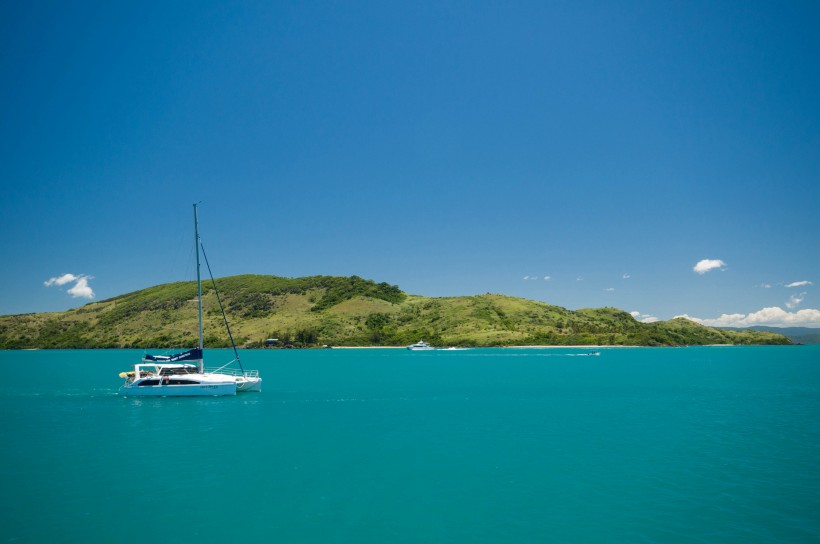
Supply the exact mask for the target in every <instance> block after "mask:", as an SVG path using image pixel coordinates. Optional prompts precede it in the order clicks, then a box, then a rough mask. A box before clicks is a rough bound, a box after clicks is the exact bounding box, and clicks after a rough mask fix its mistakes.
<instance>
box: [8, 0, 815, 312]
mask: <svg viewBox="0 0 820 544" xmlns="http://www.w3.org/2000/svg"><path fill="white" fill-rule="evenodd" d="M818 28H820V7H818V5H817V4H816V3H814V2H804V3H801V2H787V3H783V2H715V1H708V2H618V3H603V2H601V3H599V2H583V1H578V2H480V1H474V2H389V1H388V2H384V1H379V2H355V1H352V2H284V1H283V2H236V3H229V2H225V3H221V2H206V1H197V2H133V3H127V2H98V3H90V2H78V3H65V2H16V3H13V2H6V3H3V4H2V6H0V44H2V47H1V48H0V62H2V73H3V80H4V82H3V84H2V85H0V99H1V100H0V104H1V105H0V112H2V113H1V114H0V115H2V117H0V121H1V122H2V125H1V126H2V131H1V132H0V138H2V147H1V149H2V151H0V153H2V157H0V159H2V160H0V179H2V182H3V187H4V191H3V194H4V198H2V199H0V228H2V236H1V237H0V255H2V261H3V266H2V268H0V314H15V313H25V312H42V311H59V310H65V309H68V308H71V307H76V306H80V305H82V304H85V303H87V302H89V301H91V300H103V299H106V298H109V297H112V296H116V295H119V294H122V293H126V292H130V291H134V290H138V289H142V288H145V287H149V286H152V285H156V284H160V283H166V282H171V281H179V280H185V279H191V277H192V265H191V255H192V253H191V251H192V249H191V246H192V241H191V240H192V234H191V230H192V218H191V216H192V212H191V204H192V203H193V202H195V201H196V202H201V207H200V226H201V231H202V236H203V241H204V243H205V247H206V249H207V250H208V254H209V258H210V259H211V264H212V266H213V268H214V273H215V274H216V275H217V276H227V275H233V274H242V273H257V274H273V275H279V276H288V277H297V276H305V275H316V274H329V275H352V274H356V275H359V276H362V277H365V278H371V279H374V280H376V281H378V282H381V281H386V282H389V283H391V284H397V285H399V286H400V287H401V288H402V289H403V290H405V291H407V292H410V293H413V294H420V295H428V296H454V295H471V294H480V293H487V292H493V293H503V294H508V295H514V296H520V297H525V298H530V299H535V300H542V301H546V302H549V303H552V304H557V305H560V306H564V307H567V308H570V309H577V308H583V307H600V306H615V307H618V308H621V309H624V310H626V311H631V312H635V315H636V316H638V318H639V319H648V320H652V319H669V318H672V317H674V316H677V315H688V316H690V317H693V318H697V319H700V320H703V322H706V323H709V324H726V325H732V324H740V325H743V324H776V325H777V324H779V325H808V326H815V327H820V311H818V310H817V309H816V308H820V295H818V291H817V289H818V286H817V285H815V284H816V283H817V282H820V274H818V271H819V270H820V252H818V249H817V247H818V244H817V240H816V239H817V234H818V233H820V214H818V210H820V100H818V98H817V97H818V96H820V68H819V67H820V33H818V32H817V29H818ZM704 260H707V261H714V262H713V263H712V264H713V265H714V266H713V267H711V268H710V267H708V266H707V267H705V268H706V269H705V270H701V272H702V273H699V272H698V271H696V270H695V268H696V265H697V264H698V263H699V262H701V261H704ZM702 266H703V265H702ZM66 274H70V275H71V276H66ZM61 278H62V279H61ZM533 278H535V279H533ZM92 296H93V298H88V297H92ZM721 316H724V317H721Z"/></svg>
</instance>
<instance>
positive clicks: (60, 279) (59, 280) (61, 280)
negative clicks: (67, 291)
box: [43, 274, 78, 287]
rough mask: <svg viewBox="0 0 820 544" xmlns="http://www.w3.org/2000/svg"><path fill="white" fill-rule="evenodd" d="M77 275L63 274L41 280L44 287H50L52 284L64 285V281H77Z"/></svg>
mask: <svg viewBox="0 0 820 544" xmlns="http://www.w3.org/2000/svg"><path fill="white" fill-rule="evenodd" d="M77 279H78V278H77V276H75V275H74V274H63V275H62V276H56V277H53V278H49V279H47V280H46V281H44V282H43V285H45V286H46V287H51V286H52V285H57V286H61V285H65V284H66V283H71V282H72V281H77Z"/></svg>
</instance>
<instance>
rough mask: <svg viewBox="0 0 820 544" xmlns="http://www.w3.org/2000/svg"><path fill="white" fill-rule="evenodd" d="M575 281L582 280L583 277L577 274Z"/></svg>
mask: <svg viewBox="0 0 820 544" xmlns="http://www.w3.org/2000/svg"><path fill="white" fill-rule="evenodd" d="M575 281H584V278H582V277H581V276H578V277H577V278H575Z"/></svg>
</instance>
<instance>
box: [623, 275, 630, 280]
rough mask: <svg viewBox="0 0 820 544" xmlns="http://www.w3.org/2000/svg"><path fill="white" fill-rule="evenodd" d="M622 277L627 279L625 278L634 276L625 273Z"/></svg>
mask: <svg viewBox="0 0 820 544" xmlns="http://www.w3.org/2000/svg"><path fill="white" fill-rule="evenodd" d="M621 277H622V278H623V279H625V280H628V279H629V278H631V277H632V276H631V275H629V274H624V275H623V276H621Z"/></svg>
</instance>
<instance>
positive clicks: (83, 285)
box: [68, 276, 94, 298]
mask: <svg viewBox="0 0 820 544" xmlns="http://www.w3.org/2000/svg"><path fill="white" fill-rule="evenodd" d="M90 279H91V277H90V276H80V277H79V278H77V283H75V284H74V287H72V288H71V289H69V290H68V294H69V295H71V296H72V297H74V298H94V291H93V290H92V289H91V287H90V286H89V285H88V280H90Z"/></svg>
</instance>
